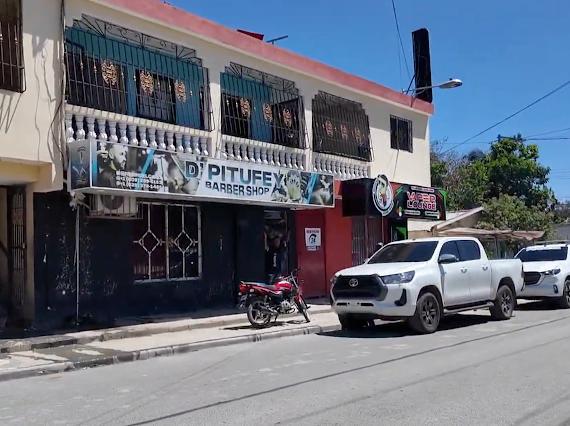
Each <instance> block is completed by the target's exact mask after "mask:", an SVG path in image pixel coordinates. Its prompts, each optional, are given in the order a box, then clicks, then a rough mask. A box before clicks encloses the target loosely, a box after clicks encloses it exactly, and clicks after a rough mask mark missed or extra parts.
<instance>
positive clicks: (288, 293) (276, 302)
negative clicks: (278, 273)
mask: <svg viewBox="0 0 570 426" xmlns="http://www.w3.org/2000/svg"><path fill="white" fill-rule="evenodd" d="M238 296H239V297H240V302H239V307H240V309H247V319H248V320H249V322H250V323H251V325H252V326H253V327H255V328H262V327H267V325H269V323H270V322H271V318H273V317H274V318H275V321H277V317H278V316H279V315H286V314H292V313H293V312H295V311H299V313H301V314H303V316H304V317H305V321H307V322H310V321H311V318H310V317H309V307H308V306H307V303H306V302H305V299H304V298H303V295H302V293H301V288H300V287H299V284H298V283H297V276H296V273H295V272H293V273H291V275H289V276H287V277H276V278H275V279H274V280H273V284H272V285H267V284H265V283H257V282H244V281H242V282H241V283H240V284H239V293H238Z"/></svg>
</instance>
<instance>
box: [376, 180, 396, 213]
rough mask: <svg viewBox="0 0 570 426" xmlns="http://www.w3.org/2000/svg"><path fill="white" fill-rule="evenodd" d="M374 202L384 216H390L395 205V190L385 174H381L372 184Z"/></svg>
mask: <svg viewBox="0 0 570 426" xmlns="http://www.w3.org/2000/svg"><path fill="white" fill-rule="evenodd" d="M372 202H373V203H374V206H375V207H376V209H378V211H379V212H380V214H381V215H382V216H388V215H389V214H390V213H391V212H392V208H393V207H394V191H393V190H392V185H391V184H390V181H389V180H388V178H387V177H386V176H385V175H379V176H378V177H377V178H376V179H374V183H373V184H372Z"/></svg>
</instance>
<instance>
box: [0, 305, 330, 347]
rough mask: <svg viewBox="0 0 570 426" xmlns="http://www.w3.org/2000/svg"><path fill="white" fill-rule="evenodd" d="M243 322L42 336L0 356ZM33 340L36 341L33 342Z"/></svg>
mask: <svg viewBox="0 0 570 426" xmlns="http://www.w3.org/2000/svg"><path fill="white" fill-rule="evenodd" d="M330 312H332V309H331V308H330V307H329V308H328V309H323V310H319V311H318V312H315V313H314V315H319V314H325V313H330ZM172 322H174V321H172ZM243 322H244V318H243V316H242V315H240V316H239V318H238V317H237V316H236V317H235V318H232V319H219V320H215V321H211V322H203V323H198V324H181V325H169V324H168V323H165V324H164V326H162V327H161V326H159V324H160V323H147V324H141V325H140V329H136V328H135V329H132V328H133V327H137V326H138V325H134V326H125V327H122V328H117V329H110V330H108V331H102V332H101V333H99V334H94V335H91V336H70V335H61V336H42V337H35V338H34V337H32V338H30V339H29V340H28V341H26V339H22V340H15V341H13V342H6V343H4V344H0V354H6V353H15V352H26V351H33V350H34V349H50V348H57V347H61V346H69V345H87V344H89V343H93V342H106V341H109V340H118V339H128V338H132V337H144V336H152V335H154V334H164V333H176V332H179V331H188V330H200V329H205V328H217V327H224V326H228V325H236V324H241V323H243ZM154 325H156V326H154ZM129 328H130V329H129ZM79 333H81V332H78V334H79ZM34 339H35V340H36V341H33V340H34Z"/></svg>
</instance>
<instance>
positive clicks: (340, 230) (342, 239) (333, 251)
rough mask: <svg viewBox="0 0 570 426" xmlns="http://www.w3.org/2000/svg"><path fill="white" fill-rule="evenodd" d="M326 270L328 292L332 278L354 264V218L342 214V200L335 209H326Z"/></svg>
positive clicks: (338, 201)
mask: <svg viewBox="0 0 570 426" xmlns="http://www.w3.org/2000/svg"><path fill="white" fill-rule="evenodd" d="M325 230H326V231H325V236H326V238H325V252H326V259H325V272H326V289H327V294H328V291H329V290H330V279H331V278H332V277H333V275H334V274H335V273H336V272H338V271H340V270H341V269H344V268H349V267H351V266H352V219H351V218H350V217H343V216H342V201H341V200H336V206H335V208H334V209H327V210H325Z"/></svg>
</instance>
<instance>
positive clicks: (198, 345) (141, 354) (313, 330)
mask: <svg viewBox="0 0 570 426" xmlns="http://www.w3.org/2000/svg"><path fill="white" fill-rule="evenodd" d="M340 329H341V327H340V324H334V325H327V326H320V325H309V326H307V327H301V328H294V329H291V330H278V331H270V332H266V333H256V334H250V335H247V336H236V337H228V338H224V339H212V340H203V341H200V342H193V343H185V344H181V345H171V346H162V347H157V348H151V349H142V350H137V351H131V352H123V353H121V354H118V355H112V356H103V357H95V358H93V359H87V360H80V361H65V362H59V363H54V364H51V365H49V366H41V367H31V368H23V369H20V370H14V371H8V372H5V373H0V382H5V381H9V380H15V379H23V378H28V377H39V376H45V375H48V374H58V373H65V372H68V371H77V370H81V369H85V368H93V367H99V366H103V365H115V364H121V363H125V362H132V361H144V360H148V359H152V358H157V357H164V356H172V355H177V354H185V353H188V352H196V351H199V350H202V349H209V348H215V347H220V346H230V345H238V344H243V343H257V342H263V341H267V340H273V339H279V338H282V337H291V336H302V335H308V334H318V333H330V332H333V331H339V330H340Z"/></svg>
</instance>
